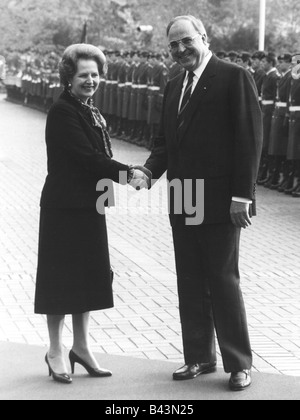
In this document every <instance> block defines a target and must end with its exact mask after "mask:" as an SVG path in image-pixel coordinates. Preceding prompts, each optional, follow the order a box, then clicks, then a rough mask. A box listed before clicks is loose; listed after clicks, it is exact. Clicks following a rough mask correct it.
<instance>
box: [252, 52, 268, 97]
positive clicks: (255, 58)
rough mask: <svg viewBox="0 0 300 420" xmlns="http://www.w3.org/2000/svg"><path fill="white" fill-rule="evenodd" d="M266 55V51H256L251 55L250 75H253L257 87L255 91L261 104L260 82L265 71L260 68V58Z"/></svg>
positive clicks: (261, 82)
mask: <svg viewBox="0 0 300 420" xmlns="http://www.w3.org/2000/svg"><path fill="white" fill-rule="evenodd" d="M265 57H266V53H265V52H264V51H257V52H255V53H254V54H253V55H252V66H251V68H252V75H253V77H254V81H255V84H256V87H257V92H258V96H259V101H260V104H261V100H262V96H261V95H262V93H261V91H262V84H263V81H264V78H265V75H266V73H265V72H264V70H263V68H262V60H263V59H264V58H265Z"/></svg>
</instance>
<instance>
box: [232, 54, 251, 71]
mask: <svg viewBox="0 0 300 420" xmlns="http://www.w3.org/2000/svg"><path fill="white" fill-rule="evenodd" d="M236 64H238V65H239V66H241V67H244V68H245V69H246V70H248V71H249V72H250V73H251V64H252V61H251V54H250V53H248V52H246V51H244V52H241V53H240V54H239V56H238V58H237V61H236Z"/></svg>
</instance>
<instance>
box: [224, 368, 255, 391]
mask: <svg viewBox="0 0 300 420" xmlns="http://www.w3.org/2000/svg"><path fill="white" fill-rule="evenodd" d="M251 384H252V379H251V370H243V371H242V372H236V373H232V374H231V378H230V381H229V388H230V389H231V391H244V390H245V389H247V388H249V387H250V386H251Z"/></svg>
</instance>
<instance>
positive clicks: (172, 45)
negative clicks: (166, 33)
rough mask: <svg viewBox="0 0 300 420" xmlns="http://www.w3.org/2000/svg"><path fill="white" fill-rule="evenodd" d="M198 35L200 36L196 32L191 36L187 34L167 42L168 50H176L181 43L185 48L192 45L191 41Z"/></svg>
mask: <svg viewBox="0 0 300 420" xmlns="http://www.w3.org/2000/svg"><path fill="white" fill-rule="evenodd" d="M198 36H201V34H197V35H195V36H193V37H190V36H187V37H186V38H183V39H180V40H178V41H172V42H170V44H169V50H170V51H173V52H174V51H178V49H179V45H180V44H182V45H183V46H184V47H185V48H189V47H192V46H193V43H194V41H195V39H196V38H198Z"/></svg>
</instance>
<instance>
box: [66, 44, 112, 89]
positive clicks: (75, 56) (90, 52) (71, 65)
mask: <svg viewBox="0 0 300 420" xmlns="http://www.w3.org/2000/svg"><path fill="white" fill-rule="evenodd" d="M82 59H83V60H94V61H95V62H96V63H97V66H98V70H99V74H100V75H104V74H105V73H106V70H107V64H106V57H105V55H104V54H103V52H102V51H101V50H100V49H99V48H97V47H95V46H94V45H89V44H74V45H71V46H70V47H68V48H67V49H66V50H65V52H64V54H63V57H62V59H61V61H60V63H59V75H60V81H61V83H62V85H64V86H65V87H67V86H68V85H69V83H70V81H71V80H72V79H73V77H74V76H75V74H76V73H77V65H78V61H79V60H82Z"/></svg>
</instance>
